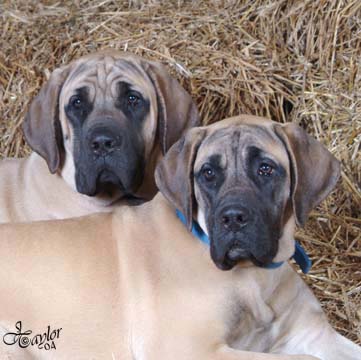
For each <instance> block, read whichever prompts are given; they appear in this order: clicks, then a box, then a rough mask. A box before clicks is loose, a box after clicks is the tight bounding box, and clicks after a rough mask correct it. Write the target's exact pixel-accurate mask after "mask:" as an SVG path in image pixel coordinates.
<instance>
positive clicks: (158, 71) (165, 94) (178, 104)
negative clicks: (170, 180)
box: [146, 62, 200, 155]
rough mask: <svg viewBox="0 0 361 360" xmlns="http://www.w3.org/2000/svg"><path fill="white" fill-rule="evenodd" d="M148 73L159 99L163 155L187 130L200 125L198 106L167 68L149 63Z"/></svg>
mask: <svg viewBox="0 0 361 360" xmlns="http://www.w3.org/2000/svg"><path fill="white" fill-rule="evenodd" d="M146 71H147V73H148V75H149V77H150V79H151V80H152V83H153V85H154V87H155V90H156V93H157V99H158V137H159V141H160V144H161V148H162V152H163V155H164V154H165V153H166V152H167V150H168V149H169V148H170V147H171V146H172V145H173V144H174V143H175V142H176V141H177V140H178V139H179V138H180V137H181V135H182V134H183V133H184V131H185V130H187V129H189V128H191V127H194V126H199V125H200V120H199V114H198V110H197V106H196V104H195V103H194V102H193V100H192V98H191V96H190V95H189V94H188V93H187V92H186V91H185V90H184V89H183V87H182V86H181V85H180V84H179V82H178V81H177V80H176V79H174V78H173V77H171V76H170V75H169V74H168V72H167V70H166V69H165V67H164V66H163V65H161V64H159V63H156V62H148V66H147V68H146Z"/></svg>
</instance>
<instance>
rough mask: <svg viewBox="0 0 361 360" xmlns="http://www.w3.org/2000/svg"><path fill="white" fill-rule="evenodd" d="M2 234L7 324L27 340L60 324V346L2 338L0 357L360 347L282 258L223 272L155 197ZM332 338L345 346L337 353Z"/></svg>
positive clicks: (327, 354) (328, 356) (334, 359)
mask: <svg viewBox="0 0 361 360" xmlns="http://www.w3.org/2000/svg"><path fill="white" fill-rule="evenodd" d="M1 239H2V246H1V250H0V254H1V257H2V259H3V260H2V264H1V268H0V279H1V282H0V294H1V296H0V308H1V309H2V312H1V313H2V314H1V324H0V325H1V327H2V328H3V329H4V330H3V333H4V334H6V333H8V332H16V328H15V323H16V322H17V321H22V331H23V332H25V331H26V330H32V335H31V336H28V337H29V338H32V337H33V336H35V335H36V334H41V333H43V332H44V331H45V329H46V327H47V326H48V325H50V326H51V328H52V329H59V328H61V331H60V335H59V338H58V339H56V340H55V346H56V350H49V351H46V350H39V349H38V348H37V346H36V345H33V346H32V345H29V346H28V347H27V348H26V349H19V345H18V342H16V343H15V344H14V345H5V344H4V343H3V341H1V345H0V346H1V347H0V348H1V352H0V354H1V356H0V357H1V358H2V359H3V358H4V354H6V353H10V352H12V351H13V352H14V353H15V354H16V353H18V356H19V357H18V358H19V359H26V354H32V355H33V356H34V358H36V359H43V358H44V359H46V358H54V359H78V360H81V359H89V358H95V359H113V358H114V359H121V360H127V359H129V360H134V359H157V360H158V359H185V360H186V359H187V360H188V359H204V360H208V359H220V360H221V359H222V360H223V359H225V360H226V359H227V360H228V359H229V360H243V359H247V360H248V359H252V360H258V359H265V360H266V359H269V360H271V359H303V357H297V356H295V357H292V356H283V357H282V356H278V355H277V356H276V355H275V356H264V355H259V354H252V353H246V352H243V351H240V352H238V351H236V350H231V349H227V348H226V345H225V344H226V343H227V342H229V343H230V344H234V345H235V346H237V347H238V348H241V349H242V350H244V351H252V352H253V351H257V352H277V353H285V354H315V355H319V356H320V358H321V359H323V360H340V359H355V360H356V359H357V357H356V356H354V357H352V356H351V357H350V355H349V356H348V357H347V356H344V355H345V354H347V351H349V353H350V354H352V350H354V351H355V350H356V349H357V348H356V346H354V345H353V344H351V343H348V341H347V340H345V339H344V338H341V337H340V336H339V335H337V334H336V333H335V332H334V331H333V330H332V329H331V327H330V326H329V325H328V323H327V320H326V318H325V316H324V314H323V313H322V310H321V307H320V305H319V304H318V302H317V301H316V299H315V297H314V296H313V295H312V293H311V292H310V290H309V289H308V288H307V287H306V285H305V284H304V283H303V281H302V280H301V278H300V277H299V276H298V275H297V274H296V273H295V272H294V271H293V270H292V269H291V267H290V266H289V265H288V264H284V265H283V266H282V267H281V268H279V269H276V270H267V269H261V268H257V267H254V266H250V267H244V268H242V267H239V268H234V269H233V270H232V272H231V273H229V272H222V271H220V270H218V269H217V268H216V267H215V266H214V264H213V263H212V261H211V259H210V257H209V248H208V247H207V246H206V245H204V244H203V243H201V242H200V241H199V240H198V239H196V238H194V237H193V236H192V235H191V234H190V233H189V232H188V231H187V229H186V227H185V226H184V225H183V224H182V223H181V222H180V220H179V219H178V218H177V217H176V215H175V212H174V208H172V207H171V206H170V205H169V204H168V203H167V202H166V201H165V200H164V198H163V197H162V195H157V196H156V198H155V199H154V200H153V201H151V202H149V203H147V204H144V205H142V206H139V207H132V208H129V207H121V208H119V209H118V210H116V212H115V213H114V214H98V215H93V216H91V217H84V218H79V219H77V220H74V219H68V220H64V221H58V222H39V223H34V224H27V225H24V224H19V225H17V226H13V225H3V226H2V228H1ZM45 259H46V260H45ZM6 339H7V341H8V342H9V341H10V339H9V338H6ZM19 341H20V339H19ZM338 344H340V345H347V346H346V347H345V349H346V350H345V351H346V353H345V354H342V355H343V356H340V355H341V354H340V352H337V349H338V346H337V345H338ZM341 348H342V349H344V347H341ZM347 349H349V350H347ZM357 350H358V351H359V349H357ZM321 354H322V356H323V357H322V356H321ZM13 356H15V355H13ZM14 358H16V357H14ZM305 359H306V358H305Z"/></svg>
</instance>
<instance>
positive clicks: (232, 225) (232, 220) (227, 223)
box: [220, 208, 248, 231]
mask: <svg viewBox="0 0 361 360" xmlns="http://www.w3.org/2000/svg"><path fill="white" fill-rule="evenodd" d="M220 220H221V223H222V225H223V226H224V227H225V228H226V229H227V230H232V231H239V230H240V229H241V228H242V227H244V226H245V225H247V222H248V213H247V210H245V209H241V208H238V209H237V208H231V209H226V210H225V211H223V212H222V214H221V219H220Z"/></svg>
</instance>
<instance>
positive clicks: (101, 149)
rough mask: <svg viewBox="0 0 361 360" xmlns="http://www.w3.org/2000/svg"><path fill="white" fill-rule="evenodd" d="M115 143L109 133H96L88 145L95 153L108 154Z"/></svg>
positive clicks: (114, 146)
mask: <svg viewBox="0 0 361 360" xmlns="http://www.w3.org/2000/svg"><path fill="white" fill-rule="evenodd" d="M117 145H118V144H117V140H116V139H115V138H114V137H113V136H111V135H105V134H98V135H95V136H93V137H92V139H91V140H90V147H91V149H92V151H93V152H94V153H95V154H97V155H108V154H109V153H111V152H112V151H113V150H114V149H115V148H116V146H117Z"/></svg>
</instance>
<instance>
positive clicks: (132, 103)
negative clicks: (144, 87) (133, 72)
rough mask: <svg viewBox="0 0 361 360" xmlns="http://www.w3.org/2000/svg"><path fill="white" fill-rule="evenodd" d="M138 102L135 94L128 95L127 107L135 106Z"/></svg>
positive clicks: (138, 98)
mask: <svg viewBox="0 0 361 360" xmlns="http://www.w3.org/2000/svg"><path fill="white" fill-rule="evenodd" d="M139 102H140V97H139V96H138V95H136V94H129V95H128V105H129V106H133V107H135V106H137V105H138V104H139Z"/></svg>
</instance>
